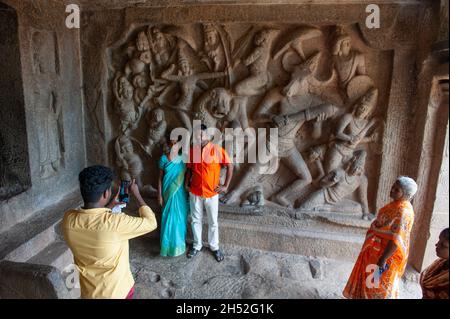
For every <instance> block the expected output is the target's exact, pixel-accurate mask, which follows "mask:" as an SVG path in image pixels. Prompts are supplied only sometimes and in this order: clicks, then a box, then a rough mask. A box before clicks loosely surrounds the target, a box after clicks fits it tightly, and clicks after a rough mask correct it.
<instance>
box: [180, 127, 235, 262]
mask: <svg viewBox="0 0 450 319" xmlns="http://www.w3.org/2000/svg"><path fill="white" fill-rule="evenodd" d="M194 134H195V135H194V140H196V141H199V143H198V144H196V143H194V146H193V147H192V148H191V151H190V156H189V157H190V158H189V163H188V164H187V168H188V169H187V173H186V180H185V183H186V187H187V188H188V189H189V203H190V208H191V216H192V233H193V236H194V244H193V246H192V248H191V249H190V250H189V252H188V255H187V257H188V258H192V257H194V256H195V255H197V253H198V252H199V251H200V250H201V249H202V217H203V208H205V210H206V214H207V215H208V244H209V248H210V249H211V251H212V252H213V254H214V257H215V258H216V260H217V261H218V262H220V261H222V260H223V258H224V257H223V254H222V252H221V250H220V249H219V225H218V214H219V194H224V193H226V192H227V190H228V187H229V185H230V182H231V178H232V176H233V165H232V163H231V161H230V157H229V156H228V154H227V152H226V151H225V150H224V149H223V148H222V147H220V146H219V145H217V144H214V143H212V142H211V141H210V136H209V135H208V134H207V127H206V126H205V125H204V124H202V125H201V127H200V129H197V130H195V131H194ZM221 166H224V167H226V168H227V175H226V179H225V183H224V184H223V185H220V169H221Z"/></svg>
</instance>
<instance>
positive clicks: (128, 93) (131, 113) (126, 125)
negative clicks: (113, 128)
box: [113, 72, 154, 135]
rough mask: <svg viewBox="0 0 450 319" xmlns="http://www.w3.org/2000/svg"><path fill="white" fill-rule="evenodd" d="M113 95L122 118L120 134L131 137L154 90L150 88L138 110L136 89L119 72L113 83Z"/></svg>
mask: <svg viewBox="0 0 450 319" xmlns="http://www.w3.org/2000/svg"><path fill="white" fill-rule="evenodd" d="M113 93H114V96H115V97H116V101H117V111H118V113H119V117H120V134H124V135H129V134H130V133H131V131H132V130H134V129H135V128H136V127H137V123H138V122H139V119H140V118H141V115H142V112H143V110H144V105H145V104H146V103H147V102H148V101H149V100H150V99H151V98H152V97H153V95H154V91H153V88H152V87H150V88H149V89H148V90H147V95H146V96H145V97H144V98H143V99H142V101H141V103H140V104H138V106H137V108H136V104H135V101H134V99H135V98H136V95H135V89H134V88H133V86H132V85H131V83H130V82H129V81H128V79H127V78H126V77H125V76H123V75H121V74H120V72H119V73H118V74H117V75H116V77H115V79H114V81H113Z"/></svg>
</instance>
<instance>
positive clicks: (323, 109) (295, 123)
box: [222, 60, 337, 207]
mask: <svg viewBox="0 0 450 319" xmlns="http://www.w3.org/2000/svg"><path fill="white" fill-rule="evenodd" d="M310 63H311V62H310V61H309V60H308V61H306V62H305V63H304V64H305V65H308V67H304V68H303V70H304V71H305V72H304V73H303V75H302V77H301V78H299V79H298V86H297V91H296V92H297V93H298V95H299V96H298V99H297V100H296V103H295V104H290V103H289V101H287V100H282V103H279V111H278V112H277V113H276V114H272V113H271V109H272V107H273V106H274V105H275V104H277V102H278V101H279V100H277V99H272V98H271V96H270V94H271V92H269V93H268V94H269V95H268V98H267V99H266V98H264V99H263V101H262V103H261V104H260V106H259V107H258V109H257V110H256V112H255V121H256V122H258V123H271V124H272V125H273V127H275V128H278V145H275V146H274V147H278V159H279V160H281V162H282V163H284V164H285V165H286V166H287V167H288V169H289V170H290V171H291V172H292V173H294V174H295V176H296V177H297V179H296V180H295V181H293V182H292V183H291V184H290V185H288V186H286V187H284V188H283V189H281V191H279V192H278V193H277V194H276V195H275V196H273V198H272V200H273V201H274V202H276V203H278V204H280V205H282V206H285V207H292V204H291V202H290V201H289V200H288V199H287V197H288V196H289V195H293V194H295V193H296V192H298V191H300V190H301V189H303V188H304V187H305V186H307V185H308V184H310V183H311V181H312V177H311V174H310V172H309V169H308V166H307V165H306V163H305V161H304V160H303V157H302V155H301V154H300V152H299V150H298V149H297V147H296V145H295V139H296V135H297V132H298V131H299V130H300V128H301V127H302V126H303V124H304V123H305V122H307V121H311V120H314V121H324V120H326V119H327V118H329V117H331V116H333V115H334V114H335V113H336V111H337V108H336V107H334V106H333V105H331V104H325V103H324V102H323V101H321V100H320V99H318V98H317V97H316V96H315V95H313V94H310V93H309V78H310V77H313V76H314V74H313V70H314V69H311V68H310V67H309V65H310ZM269 143H270V141H269ZM268 149H273V148H272V147H268ZM270 154H271V156H274V155H273V153H270ZM259 167H260V164H253V165H251V166H250V168H249V169H248V170H247V171H246V172H245V174H244V176H243V177H242V179H241V180H240V181H239V183H238V184H237V186H236V187H235V190H234V191H232V192H230V193H229V194H228V195H227V196H225V197H224V198H223V199H222V202H224V203H226V202H228V201H234V200H235V199H236V196H237V195H238V193H239V192H240V190H241V189H242V187H245V182H246V181H247V179H249V178H250V177H252V176H254V175H255V174H257V169H259Z"/></svg>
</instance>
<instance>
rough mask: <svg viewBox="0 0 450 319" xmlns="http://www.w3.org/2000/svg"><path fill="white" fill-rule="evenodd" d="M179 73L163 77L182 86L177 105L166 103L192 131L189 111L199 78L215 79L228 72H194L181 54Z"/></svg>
mask: <svg viewBox="0 0 450 319" xmlns="http://www.w3.org/2000/svg"><path fill="white" fill-rule="evenodd" d="M178 68H179V73H178V75H171V74H167V75H163V78H164V79H166V80H169V81H174V82H177V83H179V85H180V88H181V96H180V97H179V99H178V101H177V102H176V104H175V105H165V106H167V107H170V108H172V109H174V110H176V111H177V113H178V115H179V116H180V118H181V120H182V122H183V124H184V126H185V127H186V128H187V129H188V130H189V131H190V132H192V124H191V118H190V116H189V112H190V111H191V107H192V104H193V102H194V92H195V89H196V86H197V82H198V81H199V80H206V79H214V78H218V77H223V76H226V74H227V72H214V73H197V74H194V72H193V70H192V67H191V66H190V64H189V61H188V59H187V58H186V57H185V56H183V55H180V58H179V61H178Z"/></svg>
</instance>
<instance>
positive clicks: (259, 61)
mask: <svg viewBox="0 0 450 319" xmlns="http://www.w3.org/2000/svg"><path fill="white" fill-rule="evenodd" d="M275 34H276V30H270V29H265V30H261V31H259V32H258V33H257V34H256V35H255V38H254V44H255V46H256V48H255V49H254V50H253V51H252V52H251V53H250V54H249V55H248V56H247V57H246V58H245V59H244V60H242V61H241V60H237V61H236V63H235V65H237V64H239V63H241V62H242V63H243V64H244V65H245V66H246V67H248V68H249V71H250V75H249V76H248V77H247V78H245V79H244V80H242V81H240V82H238V83H237V84H236V85H235V87H234V90H235V93H236V94H237V95H239V96H251V95H258V94H261V93H263V92H264V89H265V88H266V85H267V84H268V83H269V80H270V75H269V71H268V64H269V60H270V46H271V42H272V39H273V37H274V36H275Z"/></svg>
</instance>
